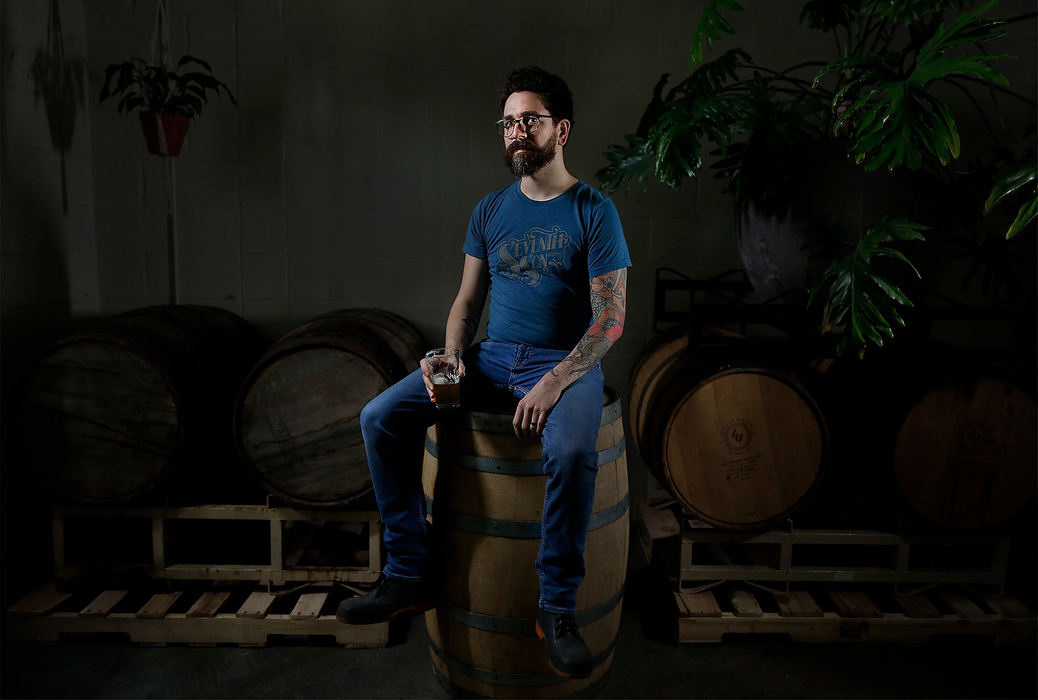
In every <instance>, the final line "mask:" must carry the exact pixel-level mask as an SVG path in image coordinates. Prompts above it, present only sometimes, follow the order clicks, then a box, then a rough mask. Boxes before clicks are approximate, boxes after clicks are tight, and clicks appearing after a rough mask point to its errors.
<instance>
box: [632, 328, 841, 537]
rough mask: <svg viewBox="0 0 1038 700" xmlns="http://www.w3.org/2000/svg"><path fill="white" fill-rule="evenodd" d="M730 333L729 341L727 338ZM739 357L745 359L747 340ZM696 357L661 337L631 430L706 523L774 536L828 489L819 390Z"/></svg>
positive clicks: (682, 341) (757, 364) (744, 364)
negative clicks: (772, 529) (774, 529)
mask: <svg viewBox="0 0 1038 700" xmlns="http://www.w3.org/2000/svg"><path fill="white" fill-rule="evenodd" d="M726 335H730V334H726ZM726 342H732V355H733V356H736V357H745V356H746V355H747V353H746V352H745V350H744V349H742V348H740V347H738V346H739V344H740V343H742V345H743V346H744V347H750V346H749V345H746V343H745V339H743V340H742V341H731V340H730V341H726ZM722 356H723V346H722V352H721V353H720V354H719V353H718V349H717V348H716V347H715V348H713V351H712V352H711V353H710V356H709V357H693V356H692V353H690V352H689V347H688V338H687V335H682V334H671V335H665V336H662V337H660V338H658V339H656V340H654V341H653V342H651V343H650V344H649V345H648V346H647V347H646V350H645V352H643V354H642V356H641V357H640V358H639V360H638V362H637V363H636V366H635V369H634V372H633V373H632V385H631V406H632V408H631V424H632V431H633V432H634V435H635V442H636V445H637V447H638V450H639V452H640V453H641V455H642V457H643V459H644V460H645V463H646V466H647V467H648V468H649V470H650V471H651V472H652V473H653V475H654V476H655V477H656V478H657V479H658V480H659V482H660V484H661V485H663V486H664V487H665V488H667V489H668V490H669V491H670V492H671V493H672V494H673V495H674V496H675V498H677V499H678V500H679V501H680V502H681V503H682V505H683V506H684V507H685V508H686V509H687V510H688V511H690V512H691V513H692V514H694V515H695V516H696V517H698V518H699V519H701V520H703V521H705V522H707V523H710V524H712V525H715V526H717V527H721V528H725V529H730V530H750V529H760V528H765V527H768V526H771V525H774V524H775V523H778V522H781V521H782V520H783V519H785V518H787V517H788V516H789V515H791V514H792V513H793V512H795V511H796V510H797V509H799V508H800V507H802V506H803V505H804V504H805V503H806V501H807V499H808V498H809V497H810V495H811V494H812V493H813V492H814V490H815V489H816V488H817V486H818V484H819V483H820V481H821V478H822V474H823V471H824V466H825V462H826V459H827V454H828V431H827V429H826V424H825V420H824V418H823V416H822V412H821V410H820V408H819V406H818V404H817V402H816V401H815V400H814V398H813V397H812V396H811V394H810V392H809V391H808V390H807V389H806V388H805V386H804V385H803V384H802V383H801V382H800V381H799V380H798V379H797V377H796V376H795V375H794V374H793V373H792V372H790V371H787V370H784V369H782V368H781V367H780V366H779V365H778V364H777V363H773V362H764V361H753V360H746V359H740V360H737V361H725V360H724V359H719V358H721V357H722Z"/></svg>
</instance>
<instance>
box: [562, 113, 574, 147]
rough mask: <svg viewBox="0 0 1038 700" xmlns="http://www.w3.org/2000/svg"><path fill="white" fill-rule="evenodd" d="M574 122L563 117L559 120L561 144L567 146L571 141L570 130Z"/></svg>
mask: <svg viewBox="0 0 1038 700" xmlns="http://www.w3.org/2000/svg"><path fill="white" fill-rule="evenodd" d="M572 126H573V124H571V123H570V121H569V119H562V120H560V121H559V145H560V146H565V145H566V142H567V141H569V130H570V127H572Z"/></svg>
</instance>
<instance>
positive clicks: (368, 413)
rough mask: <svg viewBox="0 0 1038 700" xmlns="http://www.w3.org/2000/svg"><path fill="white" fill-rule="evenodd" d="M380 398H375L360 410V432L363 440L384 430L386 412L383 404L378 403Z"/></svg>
mask: <svg viewBox="0 0 1038 700" xmlns="http://www.w3.org/2000/svg"><path fill="white" fill-rule="evenodd" d="M380 398H381V397H380V396H376V397H375V398H373V399H372V400H371V401H368V402H367V403H366V404H365V405H364V408H362V409H361V410H360V431H361V433H362V434H363V435H364V436H365V438H367V436H369V435H376V434H377V433H380V432H382V431H384V430H385V421H386V416H387V414H388V411H387V410H386V406H385V402H384V401H380V400H379V399H380Z"/></svg>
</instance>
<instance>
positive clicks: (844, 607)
mask: <svg viewBox="0 0 1038 700" xmlns="http://www.w3.org/2000/svg"><path fill="white" fill-rule="evenodd" d="M829 599H830V600H832V601H833V604H834V605H835V606H836V610H837V612H838V613H839V614H840V617H861V618H876V617H883V613H881V612H880V611H879V608H877V607H876V606H875V605H874V604H873V602H872V601H871V600H869V597H868V596H867V595H865V594H864V593H863V592H861V591H829Z"/></svg>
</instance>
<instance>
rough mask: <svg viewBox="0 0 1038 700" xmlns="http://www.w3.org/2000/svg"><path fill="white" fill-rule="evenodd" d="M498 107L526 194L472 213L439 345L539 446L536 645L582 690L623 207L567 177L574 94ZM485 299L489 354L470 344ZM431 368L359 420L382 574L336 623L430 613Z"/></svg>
mask: <svg viewBox="0 0 1038 700" xmlns="http://www.w3.org/2000/svg"><path fill="white" fill-rule="evenodd" d="M499 97H500V100H501V102H500V109H501V119H499V120H498V121H497V127H498V132H499V134H500V135H501V137H502V138H503V139H504V161H505V165H506V166H508V168H509V169H510V170H511V171H512V174H513V175H515V177H516V178H517V180H516V181H515V182H514V183H512V184H511V185H509V186H508V187H505V188H504V189H501V190H498V191H496V192H493V193H491V194H489V195H487V196H486V197H485V198H484V199H483V200H482V201H481V202H479V204H477V205H476V207H475V210H474V212H473V214H472V217H471V219H470V221H469V226H468V233H467V235H466V238H465V243H464V246H463V248H462V250H463V252H464V254H465V259H464V266H463V270H462V278H461V285H460V288H459V290H458V294H457V297H456V298H455V300H454V304H453V306H452V307H451V310H450V313H449V315H448V317H447V323H446V329H445V334H444V345H445V346H447V347H448V348H457V349H458V350H459V351H461V353H462V366H461V368H460V374H461V375H462V376H463V380H462V383H461V384H462V397H463V403H468V402H469V401H472V400H474V399H476V398H477V397H478V396H479V395H481V394H483V393H487V392H493V391H501V390H506V391H509V392H511V393H512V394H513V395H514V396H515V397H516V398H518V399H519V401H518V405H517V407H516V409H515V414H514V416H513V420H512V426H513V428H514V430H515V434H516V436H517V437H519V438H522V439H531V440H533V439H536V440H540V441H541V443H542V446H543V456H544V472H545V475H546V476H547V482H546V487H545V499H544V510H543V515H542V535H541V545H540V551H539V553H538V556H537V562H536V569H537V576H538V580H539V582H540V597H539V600H538V613H537V620H536V627H537V633H538V636H540V637H542V638H543V639H545V641H546V644H547V647H548V658H549V661H550V662H551V665H552V668H553V669H554V670H555V671H556V673H558V674H560V675H562V676H566V677H571V678H586V677H588V675H589V674H590V672H591V665H592V663H591V655H590V653H589V651H588V648H587V645H586V644H585V643H584V641H583V640H582V639H581V637H580V634H579V632H578V630H577V625H576V623H575V621H574V617H573V613H574V611H575V609H576V592H577V588H578V587H579V586H580V583H581V581H582V580H583V578H584V573H585V572H584V546H585V541H586V532H587V526H588V521H589V519H590V516H591V508H592V500H593V498H594V490H595V477H596V475H597V471H598V462H597V452H596V447H595V442H596V438H597V434H598V427H599V423H600V420H601V412H602V391H603V386H604V377H603V374H602V366H601V360H602V357H603V356H604V355H605V354H606V351H608V350H609V348H610V347H611V346H612V345H613V343H615V342H616V340H617V339H618V338H619V337H620V336H621V334H622V333H623V327H624V318H625V314H626V304H627V268H628V267H629V266H630V264H631V260H630V255H629V252H628V249H627V243H626V241H625V239H624V235H623V229H622V228H621V225H620V219H619V217H618V215H617V213H616V207H615V206H614V205H613V203H612V202H611V201H610V200H609V199H608V198H607V197H606V196H605V195H603V194H602V193H601V192H599V191H597V190H596V189H594V188H592V187H591V186H589V185H588V184H586V183H584V182H581V181H580V180H578V179H577V178H575V177H574V176H573V175H571V174H570V173H569V171H568V170H567V169H566V165H565V159H564V150H563V149H564V147H565V145H566V143H567V142H568V141H569V138H570V134H571V131H572V128H573V96H572V94H571V92H570V90H569V88H568V87H567V85H566V83H565V82H564V81H563V80H562V79H561V78H559V77H558V76H555V75H552V74H550V73H548V72H546V71H544V70H542V69H540V68H537V67H532V66H531V67H527V68H521V69H518V70H515V71H512V72H511V73H509V74H508V76H507V77H506V78H505V80H504V83H503V84H502V86H501V88H500V90H499ZM488 295H489V297H490V310H489V317H488V322H487V338H486V339H484V340H483V341H481V342H479V343H476V344H473V342H472V341H473V340H474V338H475V334H476V331H477V328H478V327H479V322H480V319H481V317H482V313H483V307H484V304H485V302H486V300H487V297H488ZM422 362H423V365H422V368H421V369H420V370H416V371H415V372H414V373H412V374H411V375H410V376H408V377H406V378H405V379H403V380H401V381H400V382H398V383H397V384H395V385H393V386H392V387H390V388H389V389H387V390H386V391H385V392H383V393H382V394H380V395H379V396H377V397H376V398H375V399H373V400H372V401H371V402H370V403H369V404H368V405H367V406H365V408H364V410H363V411H362V413H361V430H362V433H363V435H364V443H365V449H366V450H367V456H368V466H369V469H370V471H371V479H372V483H373V485H374V491H375V498H376V501H377V503H378V507H379V512H380V514H381V517H382V522H383V524H384V527H385V535H384V542H385V548H386V558H387V561H386V566H385V568H384V569H383V571H382V575H381V576H380V578H379V581H378V583H377V585H376V587H375V588H374V590H372V591H371V593H369V594H368V595H366V596H363V597H358V598H351V599H348V600H345V601H343V602H342V604H341V605H340V606H339V609H338V611H337V617H338V618H339V620H341V621H342V622H346V623H352V624H364V623H373V622H380V621H383V620H387V619H390V618H392V617H395V616H397V615H400V614H404V613H415V612H420V611H422V610H427V609H429V608H431V607H433V606H434V605H435V603H436V600H435V598H436V593H435V589H434V586H433V583H432V581H431V580H430V579H431V577H430V575H429V570H430V562H429V554H428V550H427V546H426V528H427V524H426V519H425V498H424V495H423V492H422V483H421V464H420V462H416V460H415V455H416V454H420V451H421V445H422V443H423V440H424V435H425V431H426V428H427V427H428V426H429V425H431V424H432V423H433V422H435V421H436V418H437V414H436V408H435V406H434V405H433V403H432V398H433V385H432V372H431V370H430V368H429V366H428V364H427V363H426V362H425V361H424V360H423V361H422Z"/></svg>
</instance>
